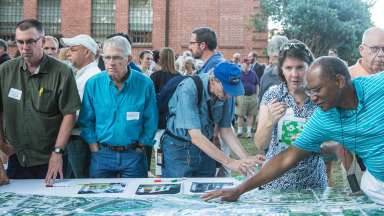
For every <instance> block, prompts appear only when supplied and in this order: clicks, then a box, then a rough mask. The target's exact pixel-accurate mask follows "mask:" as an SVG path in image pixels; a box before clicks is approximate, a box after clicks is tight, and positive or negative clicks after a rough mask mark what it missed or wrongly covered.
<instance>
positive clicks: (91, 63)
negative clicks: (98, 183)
mask: <svg viewBox="0 0 384 216" xmlns="http://www.w3.org/2000/svg"><path fill="white" fill-rule="evenodd" d="M62 42H63V44H64V45H65V46H68V47H69V61H70V62H71V63H72V65H73V66H74V67H75V69H76V71H75V79H76V85H77V89H78V91H79V95H80V99H81V100H83V94H84V88H85V83H86V82H87V81H88V79H89V78H91V77H93V76H94V75H96V74H98V73H99V72H100V69H99V67H98V66H97V61H96V55H97V50H98V46H97V43H96V42H95V40H94V39H93V38H91V37H90V36H88V35H85V34H81V35H77V36H75V37H72V38H63V39H62ZM67 151H68V166H67V170H66V173H65V175H66V177H68V178H69V177H75V178H88V177H89V161H90V151H89V148H88V144H87V143H85V142H84V140H83V139H82V138H81V136H80V129H79V128H77V127H76V126H75V128H74V129H73V130H72V134H71V137H70V140H69V142H68V145H67Z"/></svg>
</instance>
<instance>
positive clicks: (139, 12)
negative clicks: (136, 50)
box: [129, 0, 153, 43]
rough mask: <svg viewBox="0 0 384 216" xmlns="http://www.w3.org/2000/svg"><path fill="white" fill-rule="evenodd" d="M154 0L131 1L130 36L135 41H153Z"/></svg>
mask: <svg viewBox="0 0 384 216" xmlns="http://www.w3.org/2000/svg"><path fill="white" fill-rule="evenodd" d="M152 24H153V9H152V0H130V1H129V36H130V37H131V38H132V42H133V43H152Z"/></svg>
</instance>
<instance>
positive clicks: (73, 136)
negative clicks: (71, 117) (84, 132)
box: [70, 135, 83, 140]
mask: <svg viewBox="0 0 384 216" xmlns="http://www.w3.org/2000/svg"><path fill="white" fill-rule="evenodd" d="M70 138H71V139H72V140H83V138H81V136H79V135H71V137H70Z"/></svg>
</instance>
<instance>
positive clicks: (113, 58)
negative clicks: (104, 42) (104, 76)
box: [103, 55, 124, 61]
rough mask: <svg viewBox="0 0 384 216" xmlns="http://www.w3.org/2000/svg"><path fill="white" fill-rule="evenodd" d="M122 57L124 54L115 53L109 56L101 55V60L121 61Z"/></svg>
mask: <svg viewBox="0 0 384 216" xmlns="http://www.w3.org/2000/svg"><path fill="white" fill-rule="evenodd" d="M123 59H124V56H119V55H116V56H110V55H103V60H104V61H111V60H112V61H121V60H123Z"/></svg>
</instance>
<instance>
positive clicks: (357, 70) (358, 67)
mask: <svg viewBox="0 0 384 216" xmlns="http://www.w3.org/2000/svg"><path fill="white" fill-rule="evenodd" d="M362 60H363V59H361V58H360V59H358V60H357V62H356V64H354V65H352V66H351V67H349V68H348V70H349V73H350V74H351V77H352V78H356V77H362V76H369V75H371V74H370V73H369V72H368V71H367V70H366V69H365V68H364V67H363V65H362V64H361V61H362Z"/></svg>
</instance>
